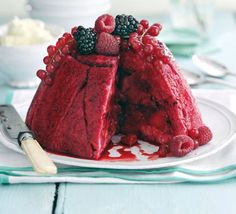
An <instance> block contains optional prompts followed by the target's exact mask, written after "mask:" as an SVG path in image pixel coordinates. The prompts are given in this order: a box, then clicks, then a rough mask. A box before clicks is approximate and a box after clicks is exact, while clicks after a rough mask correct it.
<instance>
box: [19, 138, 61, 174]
mask: <svg viewBox="0 0 236 214" xmlns="http://www.w3.org/2000/svg"><path fill="white" fill-rule="evenodd" d="M21 148H22V149H23V151H24V152H25V153H26V155H27V157H28V158H29V160H30V161H31V163H32V165H33V167H34V169H35V171H36V172H38V173H40V174H56V173H57V167H56V166H55V164H54V163H53V162H52V160H51V159H50V158H49V157H48V155H47V153H46V152H45V151H44V150H43V149H42V147H41V146H40V145H39V143H38V142H37V141H36V140H34V139H33V138H25V139H22V140H21Z"/></svg>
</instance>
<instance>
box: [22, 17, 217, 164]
mask: <svg viewBox="0 0 236 214" xmlns="http://www.w3.org/2000/svg"><path fill="white" fill-rule="evenodd" d="M161 28H162V26H161V25H160V24H159V23H155V24H152V25H150V24H149V23H148V21H147V20H141V21H140V22H138V21H137V20H136V19H135V18H134V17H133V16H131V15H128V16H127V15H117V16H116V17H113V16H111V15H109V14H104V15H102V16H100V17H98V19H97V20H96V21H95V26H94V28H85V27H83V26H78V27H77V26H76V27H74V28H72V30H71V33H65V34H63V36H62V37H61V38H59V39H58V42H57V43H56V45H55V46H54V45H51V46H49V47H48V50H47V51H48V55H47V56H46V57H45V58H44V59H43V61H44V63H45V65H46V66H45V70H44V69H40V70H38V71H37V76H38V77H39V78H40V79H41V80H42V81H41V84H40V86H39V87H38V90H37V92H36V94H35V96H34V99H33V101H32V103H31V106H30V108H29V111H28V114H27V118H26V123H27V125H28V126H29V128H30V129H31V130H32V131H33V132H34V134H35V137H36V138H37V140H38V141H39V142H40V144H41V145H42V147H43V148H44V149H46V150H47V151H50V152H54V153H59V154H65V155H70V156H73V157H79V158H86V159H96V160H98V159H99V158H100V157H101V156H102V153H103V152H104V150H105V149H106V147H107V146H108V144H109V143H110V140H111V137H112V136H113V135H114V134H116V133H121V134H123V135H124V136H123V137H122V138H121V142H120V143H121V144H124V145H126V146H133V145H134V144H135V143H136V142H137V140H138V139H141V140H145V141H148V142H150V143H152V144H156V145H158V146H159V150H160V151H159V153H160V154H159V157H165V156H166V155H170V156H176V157H182V156H184V155H186V154H188V153H189V152H191V151H192V150H193V149H196V148H197V147H198V146H202V145H205V144H207V143H208V142H209V141H210V140H211V139H212V133H211V130H210V129H209V128H208V127H207V126H206V125H205V124H204V123H203V121H202V118H201V114H200V112H199V109H198V107H197V104H196V101H195V99H194V97H193V95H192V93H191V90H190V87H189V85H188V84H187V82H186V80H185V79H184V77H183V74H182V73H181V71H180V69H179V68H178V66H177V65H176V62H175V59H174V57H173V55H172V54H171V52H170V51H169V49H168V48H167V47H166V46H165V44H163V43H162V42H161V41H159V40H158V34H159V33H160V31H161Z"/></svg>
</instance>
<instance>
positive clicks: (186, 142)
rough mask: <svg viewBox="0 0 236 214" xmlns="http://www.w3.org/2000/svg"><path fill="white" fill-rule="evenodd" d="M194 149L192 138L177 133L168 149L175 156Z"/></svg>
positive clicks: (183, 154)
mask: <svg viewBox="0 0 236 214" xmlns="http://www.w3.org/2000/svg"><path fill="white" fill-rule="evenodd" d="M193 149H194V142H193V140H192V138H190V137H189V136H187V135H177V136H175V137H173V139H172V141H171V142H170V151H171V153H172V154H173V155H174V156H175V157H182V156H185V155H186V154H188V153H189V152H191V151H192V150H193Z"/></svg>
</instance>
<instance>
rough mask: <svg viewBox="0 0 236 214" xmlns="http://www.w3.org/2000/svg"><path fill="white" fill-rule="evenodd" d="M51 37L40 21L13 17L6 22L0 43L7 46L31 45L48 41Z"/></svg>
mask: <svg viewBox="0 0 236 214" xmlns="http://www.w3.org/2000/svg"><path fill="white" fill-rule="evenodd" d="M52 39H53V36H52V34H51V33H50V32H49V31H48V30H47V29H46V28H45V24H44V23H43V22H42V21H40V20H36V19H30V18H26V19H19V18H18V17H15V18H14V19H13V20H12V21H11V22H10V23H8V25H7V30H6V32H5V34H4V35H2V36H0V45H2V46H8V47H10V46H21V45H33V44H40V43H44V42H48V41H50V40H52Z"/></svg>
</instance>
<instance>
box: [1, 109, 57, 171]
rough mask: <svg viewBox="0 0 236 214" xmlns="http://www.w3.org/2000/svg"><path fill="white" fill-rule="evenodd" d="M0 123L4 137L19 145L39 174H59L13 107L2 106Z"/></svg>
mask: <svg viewBox="0 0 236 214" xmlns="http://www.w3.org/2000/svg"><path fill="white" fill-rule="evenodd" d="M0 123H1V125H2V127H3V132H4V135H5V136H7V137H8V138H10V139H11V141H14V142H15V143H18V144H19V146H20V147H21V148H22V150H23V151H24V152H25V154H26V156H27V157H28V158H29V160H30V161H31V163H32V165H33V168H34V170H35V171H36V172H37V173H40V174H56V173H57V167H56V166H55V164H54V163H53V162H52V160H51V159H50V158H49V156H48V155H47V153H46V152H45V151H44V150H43V149H42V147H41V146H40V144H39V143H38V142H37V140H36V139H35V137H34V134H33V132H32V131H30V130H29V128H28V127H27V126H26V124H25V123H24V121H23V120H22V119H21V117H20V115H19V114H18V112H17V111H16V109H15V108H14V107H13V106H11V105H0Z"/></svg>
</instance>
